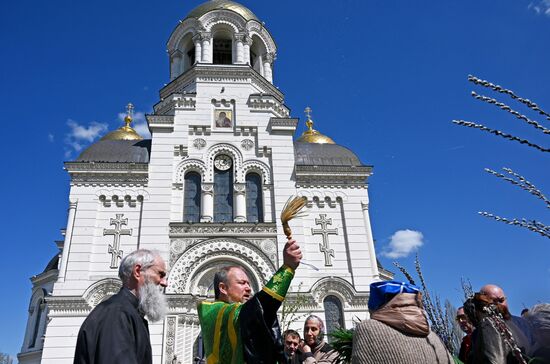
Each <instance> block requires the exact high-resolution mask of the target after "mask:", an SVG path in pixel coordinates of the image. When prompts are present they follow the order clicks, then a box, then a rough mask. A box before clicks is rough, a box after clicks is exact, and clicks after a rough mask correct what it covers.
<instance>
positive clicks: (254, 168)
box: [239, 160, 271, 185]
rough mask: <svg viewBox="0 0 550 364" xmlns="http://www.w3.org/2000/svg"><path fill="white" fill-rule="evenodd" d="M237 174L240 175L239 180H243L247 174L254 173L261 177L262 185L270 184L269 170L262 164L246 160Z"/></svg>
mask: <svg viewBox="0 0 550 364" xmlns="http://www.w3.org/2000/svg"><path fill="white" fill-rule="evenodd" d="M239 172H240V173H241V174H242V176H240V178H239V179H240V180H244V179H245V177H246V175H247V174H248V173H250V172H255V173H258V174H259V175H260V176H262V182H263V183H264V184H267V185H270V184H271V170H270V168H269V167H268V166H267V165H266V164H265V163H264V162H260V161H257V160H248V161H246V162H244V163H243V166H242V168H241V169H240V170H239Z"/></svg>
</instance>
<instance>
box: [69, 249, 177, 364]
mask: <svg viewBox="0 0 550 364" xmlns="http://www.w3.org/2000/svg"><path fill="white" fill-rule="evenodd" d="M118 275H119V277H120V279H121V280H122V288H121V289H120V291H119V292H118V293H117V294H116V295H114V296H113V297H111V298H109V299H108V300H106V301H105V302H102V303H100V304H99V305H98V306H97V307H96V308H94V309H93V310H92V312H91V313H90V314H89V315H88V317H87V318H86V320H85V321H84V323H83V324H82V326H81V327H80V332H79V333H78V340H77V343H76V351H75V357H74V363H75V364H104V363H117V364H125V363H128V364H130V363H131V364H136V363H140V364H150V363H152V360H153V359H152V352H151V342H150V339H149V326H148V322H147V320H146V319H145V316H147V319H148V320H150V321H158V320H160V319H162V318H163V317H164V314H165V313H166V307H167V305H166V299H165V297H164V294H163V292H162V291H163V289H164V287H166V285H167V282H166V264H165V263H164V260H163V259H162V258H161V257H160V255H159V254H158V253H157V252H152V251H149V250H145V249H141V250H136V251H135V252H132V253H131V254H129V255H127V256H126V257H124V259H122V261H121V262H120V268H119V272H118Z"/></svg>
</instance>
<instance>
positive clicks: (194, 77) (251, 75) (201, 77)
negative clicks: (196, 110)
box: [160, 64, 283, 103]
mask: <svg viewBox="0 0 550 364" xmlns="http://www.w3.org/2000/svg"><path fill="white" fill-rule="evenodd" d="M220 81H229V82H242V83H250V82H252V83H254V84H257V85H258V86H259V87H260V88H261V89H263V90H265V93H266V94H270V95H273V97H274V98H275V99H276V100H277V101H278V102H280V103H282V102H283V93H282V92H281V91H279V90H278V89H277V88H276V87H275V86H273V85H272V84H271V83H270V82H269V81H267V80H266V79H265V78H264V77H263V76H262V75H260V74H259V73H258V72H256V71H255V70H253V69H252V68H250V66H249V65H211V64H196V65H195V66H193V67H192V68H190V69H189V70H188V71H186V72H184V73H183V74H181V75H180V76H178V77H177V78H176V79H175V80H173V81H172V82H170V83H169V84H168V85H166V86H164V87H163V88H162V89H161V90H160V97H161V99H166V98H168V97H170V95H172V94H181V93H182V91H183V90H184V89H185V88H186V87H187V86H188V85H190V84H192V83H195V82H205V83H210V82H212V83H218V82H220Z"/></svg>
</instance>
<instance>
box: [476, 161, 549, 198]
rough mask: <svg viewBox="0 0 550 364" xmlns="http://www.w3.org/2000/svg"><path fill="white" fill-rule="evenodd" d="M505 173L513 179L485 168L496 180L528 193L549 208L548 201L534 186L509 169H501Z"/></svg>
mask: <svg viewBox="0 0 550 364" xmlns="http://www.w3.org/2000/svg"><path fill="white" fill-rule="evenodd" d="M502 169H503V170H504V171H505V172H507V173H508V174H510V175H512V176H513V177H514V178H515V179H514V178H511V177H506V176H505V175H504V174H502V173H499V172H496V171H493V170H492V169H489V168H485V172H487V173H490V174H492V175H494V176H496V177H498V178H501V179H503V180H505V181H507V182H510V183H511V184H513V185H514V186H518V187H520V188H521V189H522V190H524V191H527V192H529V193H530V194H532V195H533V196H536V197H538V198H539V199H541V200H543V201H544V202H545V203H546V207H548V208H550V200H548V199H547V198H546V196H544V194H543V193H542V192H541V190H539V189H538V188H537V187H536V186H535V185H534V184H532V183H531V182H529V181H528V180H526V179H525V177H523V176H522V175H520V174H518V173H516V172H514V171H513V170H512V169H511V168H502Z"/></svg>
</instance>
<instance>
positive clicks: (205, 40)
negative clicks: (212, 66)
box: [201, 32, 212, 63]
mask: <svg viewBox="0 0 550 364" xmlns="http://www.w3.org/2000/svg"><path fill="white" fill-rule="evenodd" d="M201 40H202V57H201V60H202V61H201V62H202V63H212V33H206V32H205V33H201Z"/></svg>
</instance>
